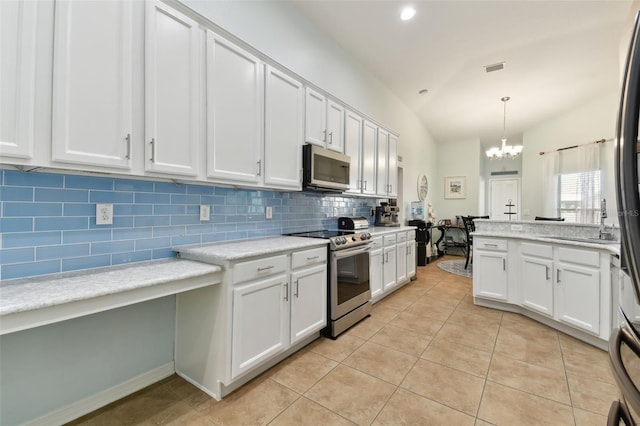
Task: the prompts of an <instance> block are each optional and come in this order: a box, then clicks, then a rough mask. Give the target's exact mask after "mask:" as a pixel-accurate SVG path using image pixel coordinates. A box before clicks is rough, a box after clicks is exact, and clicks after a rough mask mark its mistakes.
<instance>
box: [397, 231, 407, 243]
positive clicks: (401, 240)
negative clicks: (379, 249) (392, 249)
mask: <svg viewBox="0 0 640 426" xmlns="http://www.w3.org/2000/svg"><path fill="white" fill-rule="evenodd" d="M396 235H397V238H398V244H400V243H404V242H405V241H407V233H406V232H398V233H397V234H396Z"/></svg>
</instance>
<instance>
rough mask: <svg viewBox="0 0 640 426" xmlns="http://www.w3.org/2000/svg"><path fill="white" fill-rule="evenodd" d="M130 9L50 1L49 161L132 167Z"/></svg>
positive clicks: (118, 4)
mask: <svg viewBox="0 0 640 426" xmlns="http://www.w3.org/2000/svg"><path fill="white" fill-rule="evenodd" d="M132 8H133V3H132V2H130V1H108V2H107V1H57V2H56V3H55V30H54V34H55V35H54V38H53V39H54V54H53V112H52V147H51V156H52V160H53V161H54V162H58V161H59V162H65V163H75V164H84V165H95V166H107V167H115V168H121V169H130V168H131V137H132V105H133V96H132V95H133V90H132V78H133V34H132V31H133V22H132V15H133V13H132ZM176 80H177V81H176V82H175V84H179V79H176ZM172 83H174V82H172ZM3 97H4V96H3Z"/></svg>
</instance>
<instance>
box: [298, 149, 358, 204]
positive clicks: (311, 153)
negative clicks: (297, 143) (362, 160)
mask: <svg viewBox="0 0 640 426" xmlns="http://www.w3.org/2000/svg"><path fill="white" fill-rule="evenodd" d="M350 164H351V158H350V157H349V156H348V155H344V154H342V153H340V152H335V151H330V150H328V149H325V148H322V147H319V146H316V145H304V146H303V148H302V167H303V174H302V176H303V179H302V184H303V187H304V188H305V189H309V190H313V191H323V192H343V191H346V190H347V189H349V167H350Z"/></svg>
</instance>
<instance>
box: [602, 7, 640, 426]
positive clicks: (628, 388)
mask: <svg viewBox="0 0 640 426" xmlns="http://www.w3.org/2000/svg"><path fill="white" fill-rule="evenodd" d="M639 19H640V14H638V15H636V20H635V24H634V29H633V34H632V37H631V44H630V46H629V51H628V55H627V62H626V67H625V73H624V80H623V86H622V94H621V97H620V109H619V112H618V122H617V129H616V165H615V166H616V183H617V185H616V186H617V199H618V212H619V222H620V233H621V241H620V266H621V269H622V271H623V273H625V274H627V275H628V280H629V281H630V282H631V283H632V287H633V290H634V293H635V298H636V302H638V303H640V196H639V193H640V187H639V186H638V173H639V168H638V159H639V157H638V152H639V151H640V149H639V148H638V115H639V109H640V45H639V44H638V35H639V34H638V32H639V28H638V27H639V25H640V22H639ZM619 309H620V311H621V318H622V320H621V321H620V324H619V327H618V328H616V329H615V330H614V331H613V333H612V335H611V338H610V339H609V358H610V361H611V368H612V372H613V375H614V378H615V380H616V382H617V383H618V387H619V389H620V399H619V400H617V401H614V402H613V403H612V404H611V409H610V410H609V418H608V422H607V424H608V425H619V424H620V423H621V422H622V423H624V424H626V425H635V424H636V423H640V391H639V390H638V388H640V324H637V323H632V322H631V321H629V319H628V317H627V314H629V315H631V314H632V313H631V312H627V313H625V312H623V311H622V308H619Z"/></svg>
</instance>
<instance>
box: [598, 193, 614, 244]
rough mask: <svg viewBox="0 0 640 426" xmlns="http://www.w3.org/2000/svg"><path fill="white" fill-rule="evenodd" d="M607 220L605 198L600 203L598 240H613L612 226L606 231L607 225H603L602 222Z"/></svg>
mask: <svg viewBox="0 0 640 426" xmlns="http://www.w3.org/2000/svg"><path fill="white" fill-rule="evenodd" d="M606 218H607V200H606V199H605V198H603V199H602V201H601V202H600V237H599V238H600V239H601V240H613V225H611V230H610V231H607V225H605V224H604V220H605V219H606Z"/></svg>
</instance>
